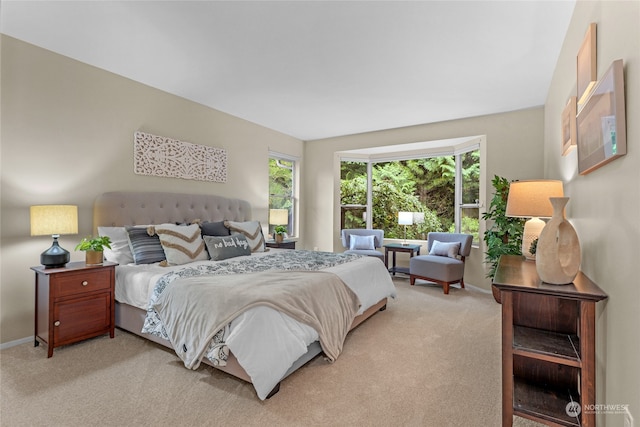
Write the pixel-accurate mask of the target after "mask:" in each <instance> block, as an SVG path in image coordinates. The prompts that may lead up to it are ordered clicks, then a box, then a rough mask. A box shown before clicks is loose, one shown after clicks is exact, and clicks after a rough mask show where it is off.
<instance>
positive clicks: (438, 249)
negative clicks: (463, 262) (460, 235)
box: [429, 240, 460, 258]
mask: <svg viewBox="0 0 640 427" xmlns="http://www.w3.org/2000/svg"><path fill="white" fill-rule="evenodd" d="M458 251H460V242H446V243H445V242H440V241H438V240H434V241H433V244H432V245H431V250H430V251H429V255H438V256H448V257H449V258H457V257H458Z"/></svg>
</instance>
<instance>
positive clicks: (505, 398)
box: [493, 255, 608, 427]
mask: <svg viewBox="0 0 640 427" xmlns="http://www.w3.org/2000/svg"><path fill="white" fill-rule="evenodd" d="M493 284H494V285H495V286H496V287H497V288H498V289H499V290H500V300H501V302H502V426H503V427H508V426H511V425H513V416H514V415H518V416H520V417H523V418H528V419H530V420H534V421H538V422H541V423H544V424H547V423H548V425H554V426H582V427H593V426H595V425H596V413H595V411H592V410H587V409H588V408H590V407H593V406H594V405H595V403H596V303H597V302H598V301H601V300H604V299H606V298H608V297H607V294H606V293H604V291H603V290H602V289H600V288H599V287H598V285H596V284H595V283H593V282H592V281H591V280H590V279H589V278H588V277H587V276H585V275H584V274H582V273H581V272H578V276H576V278H575V279H574V281H573V283H571V284H568V285H549V284H547V283H544V282H542V281H541V280H540V278H539V276H538V273H537V271H536V264H535V262H532V261H526V260H525V259H524V257H522V256H516V255H502V257H500V262H499V263H498V268H497V269H496V274H495V277H494V279H493Z"/></svg>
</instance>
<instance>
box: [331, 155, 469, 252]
mask: <svg viewBox="0 0 640 427" xmlns="http://www.w3.org/2000/svg"><path fill="white" fill-rule="evenodd" d="M457 163H459V164H460V167H459V168H457V167H456V164H457ZM458 170H459V173H460V177H459V179H458V180H457V181H458V182H459V183H460V184H459V186H460V189H459V190H458V192H456V175H457V173H458V172H457V171H458ZM479 172H480V159H479V151H478V150H474V151H471V152H468V153H463V154H458V155H455V156H453V155H452V156H439V157H431V158H419V159H408V160H399V161H387V162H378V163H373V164H372V167H371V199H372V200H371V222H370V225H369V223H368V222H367V215H368V209H367V206H368V203H367V202H368V200H367V190H368V174H367V162H362V161H343V162H342V163H341V183H340V184H341V185H340V191H341V193H340V197H341V201H340V203H341V228H367V227H372V228H380V229H383V230H384V231H385V238H390V239H403V238H404V236H405V226H403V225H399V224H398V212H401V211H406V212H416V213H422V214H424V222H422V223H420V224H415V223H414V224H413V225H410V226H407V227H406V236H407V239H416V240H426V236H427V233H429V232H430V231H445V230H447V231H455V230H462V231H463V232H466V233H470V234H473V236H474V241H478V224H479V218H478V214H479V209H478V199H479ZM456 194H459V197H456ZM456 198H457V199H458V200H460V202H459V203H456ZM456 206H458V207H459V214H458V216H459V220H458V221H456V216H457V214H456V209H457V207H456Z"/></svg>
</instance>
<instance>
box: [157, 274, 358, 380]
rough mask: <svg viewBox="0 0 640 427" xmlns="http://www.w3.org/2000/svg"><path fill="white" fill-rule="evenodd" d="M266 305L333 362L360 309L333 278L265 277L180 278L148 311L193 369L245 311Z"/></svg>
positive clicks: (350, 292)
mask: <svg viewBox="0 0 640 427" xmlns="http://www.w3.org/2000/svg"><path fill="white" fill-rule="evenodd" d="M258 305H265V306H268V307H272V308H274V309H276V310H279V311H281V312H283V313H285V314H287V315H288V316H290V317H292V318H293V319H295V320H297V321H299V322H301V323H304V324H307V325H309V326H311V327H312V328H314V329H315V330H316V331H317V332H318V336H319V340H320V344H321V345H322V349H323V351H324V353H325V355H326V356H327V357H328V359H329V360H330V361H334V360H335V359H336V358H337V357H338V355H339V354H340V352H341V351H342V345H343V343H344V340H345V337H346V335H347V333H348V332H349V328H350V326H351V323H352V321H353V319H354V317H355V315H356V313H357V311H358V309H359V305H360V302H359V300H358V297H357V296H356V295H355V294H354V293H353V291H351V289H349V287H348V286H346V285H345V284H344V283H343V282H342V280H341V279H340V278H339V277H338V276H337V275H335V274H333V273H328V272H323V271H267V272H264V273H249V274H236V275H223V276H219V277H216V278H215V279H214V280H212V278H211V277H207V276H196V277H183V278H180V279H176V280H173V281H171V282H170V283H168V284H166V286H165V287H164V290H163V292H162V293H161V294H160V295H159V296H158V297H157V299H156V300H155V302H154V303H153V305H152V307H150V308H153V310H155V312H156V313H157V315H158V316H159V317H160V320H161V322H162V324H163V325H164V329H165V331H166V333H167V335H168V337H169V340H170V341H171V343H172V344H173V347H174V349H175V351H176V353H177V354H178V356H179V357H180V358H181V359H182V361H183V362H184V365H185V366H186V367H187V368H191V369H196V368H197V367H198V366H199V365H200V361H201V359H202V356H203V354H204V353H205V351H206V350H207V347H208V346H209V343H210V341H211V340H212V338H213V337H214V335H215V334H216V333H217V332H218V331H219V330H221V329H223V328H224V327H225V325H227V324H228V323H229V322H230V321H231V320H233V319H234V318H235V317H237V316H238V315H239V314H241V313H242V312H243V311H246V310H248V309H249V308H252V307H255V306H258Z"/></svg>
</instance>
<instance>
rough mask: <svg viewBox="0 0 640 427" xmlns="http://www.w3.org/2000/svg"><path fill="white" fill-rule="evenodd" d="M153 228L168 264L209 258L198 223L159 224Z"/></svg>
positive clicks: (179, 263)
mask: <svg viewBox="0 0 640 427" xmlns="http://www.w3.org/2000/svg"><path fill="white" fill-rule="evenodd" d="M154 228H155V232H156V234H157V235H158V236H159V237H160V244H162V249H163V250H164V254H165V256H166V257H167V263H168V264H169V265H181V264H186V263H188V262H192V261H203V260H206V259H209V255H208V254H207V251H206V250H205V247H204V240H202V235H201V234H200V226H199V225H198V224H191V225H175V224H160V225H156V226H155V227H154Z"/></svg>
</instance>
